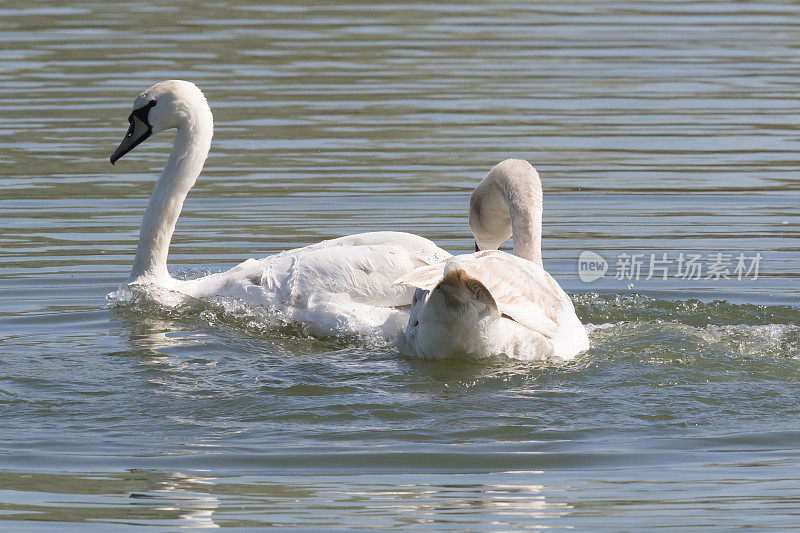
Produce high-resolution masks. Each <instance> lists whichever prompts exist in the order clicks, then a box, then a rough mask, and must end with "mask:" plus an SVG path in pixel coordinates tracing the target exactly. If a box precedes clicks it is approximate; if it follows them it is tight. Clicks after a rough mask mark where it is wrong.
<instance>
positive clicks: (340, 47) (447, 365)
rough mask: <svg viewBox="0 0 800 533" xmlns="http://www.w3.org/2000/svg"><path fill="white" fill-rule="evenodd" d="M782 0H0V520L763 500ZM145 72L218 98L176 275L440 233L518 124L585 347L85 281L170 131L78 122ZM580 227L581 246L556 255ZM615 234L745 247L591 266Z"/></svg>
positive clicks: (136, 214)
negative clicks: (698, 264) (447, 347)
mask: <svg viewBox="0 0 800 533" xmlns="http://www.w3.org/2000/svg"><path fill="white" fill-rule="evenodd" d="M798 24H800V15H799V14H798V13H797V10H796V6H795V5H793V4H791V3H785V4H783V3H769V4H767V3H758V2H749V3H738V2H737V3H733V2H732V3H727V2H716V3H699V2H679V3H670V4H665V3H662V2H652V3H651V2H630V3H602V4H598V3H596V2H567V3H564V2H559V3H552V4H546V3H544V4H543V3H537V4H536V5H534V6H531V5H526V4H515V3H505V2H503V3H495V4H492V5H483V3H477V2H475V3H473V2H465V3H460V4H452V3H445V4H437V5H435V6H434V5H429V4H427V3H413V2H412V3H402V4H393V3H380V2H379V3H375V2H370V3H352V2H351V3H339V4H331V3H301V4H297V3H295V4H292V5H288V4H287V5H277V4H269V5H263V4H260V3H247V2H239V3H237V4H236V5H227V4H223V3H216V2H189V1H185V2H171V3H169V4H168V5H162V4H161V3H157V2H134V3H130V2H128V3H123V2H114V1H110V2H105V1H96V2H91V1H87V2H72V3H70V4H69V5H61V4H59V3H56V2H50V3H47V2H43V3H37V4H36V6H33V7H26V6H23V5H21V4H14V3H10V2H5V3H0V29H1V30H2V31H1V32H0V43H2V46H0V117H2V119H0V191H2V192H0V420H2V426H1V427H2V431H0V524H4V525H3V527H8V528H16V529H25V530H34V529H37V528H38V529H48V528H50V527H59V528H65V527H66V528H67V529H72V530H75V531H85V530H87V529H96V530H103V531H105V530H108V529H109V528H111V527H113V526H118V527H120V528H124V527H125V525H130V524H135V525H148V526H153V527H154V528H158V529H163V528H165V527H171V528H178V527H188V528H200V527H211V526H223V527H237V526H249V525H258V526H267V525H272V526H282V527H290V526H300V527H306V528H310V529H331V528H337V527H342V528H345V527H347V528H353V527H355V528H358V527H363V528H368V529H374V528H377V527H388V526H394V527H403V528H407V529H433V530H447V529H452V530H464V529H470V530H489V529H521V528H534V529H535V528H543V527H560V528H567V527H571V528H587V527H590V526H592V527H605V528H608V529H620V528H622V529H626V528H627V529H634V528H639V527H642V526H643V525H660V526H675V527H681V528H696V527H701V526H705V525H715V526H721V527H729V528H733V527H745V526H755V527H768V528H779V527H791V526H795V525H796V524H797V515H798V512H800V502H799V501H798V499H797V496H796V494H797V491H796V488H797V484H796V481H795V480H796V479H797V478H798V476H800V462H799V460H798V459H799V458H798V447H797V442H798V438H800V427H798V424H797V419H798V414H799V413H800V400H798V398H800V364H799V363H798V355H800V310H798V283H797V281H796V280H797V278H798V276H800V256H799V255H798V252H799V251H800V249H799V247H798V237H800V230H798V228H800V216H798V214H797V205H798V202H797V199H798V193H799V192H800V185H798V181H797V177H798V175H800V163H798V157H797V153H798V148H800V143H798V140H799V139H800V134H799V133H798V131H800V130H798V128H797V123H798V117H800V100H798V98H797V90H796V89H797V87H798V85H799V84H800V76H799V75H798V72H800V68H799V67H800V48H798V45H797V42H798V37H800V35H799V34H798V30H797V28H798V27H800V26H798ZM167 78H181V79H188V80H191V81H194V82H195V83H197V84H198V85H199V86H200V87H201V88H202V89H203V90H204V92H205V94H206V96H207V97H208V99H209V102H210V104H211V107H212V110H213V112H214V115H215V121H216V128H215V138H214V142H213V145H212V151H211V155H210V157H209V159H208V162H207V165H206V169H205V171H204V172H203V175H202V176H201V178H200V180H199V181H198V183H197V186H196V187H195V188H194V190H193V191H192V192H191V194H190V196H189V198H188V200H187V202H186V205H185V208H184V211H183V215H182V217H181V219H180V221H179V223H178V228H177V231H176V234H175V239H174V241H173V246H172V248H171V255H170V262H171V268H172V271H173V273H174V274H175V275H176V276H182V277H188V276H194V275H199V274H201V273H206V272H214V271H219V270H222V269H225V268H228V267H230V266H232V265H233V264H236V263H237V262H239V261H241V260H242V259H244V258H247V257H262V256H264V255H268V254H270V253H274V252H277V251H280V250H284V249H287V248H291V247H295V246H301V245H305V244H308V243H312V242H316V241H319V240H321V239H325V238H329V237H336V236H340V235H345V234H350V233H353V232H358V231H370V230H407V231H412V232H414V233H418V234H420V235H424V236H426V237H429V238H432V239H435V240H436V241H437V243H439V244H440V245H441V246H443V247H444V248H446V249H448V250H450V251H453V252H466V251H469V250H470V249H471V246H472V240H471V238H470V235H469V230H468V227H467V223H466V210H467V206H468V197H469V193H470V191H471V189H472V187H473V186H474V184H475V183H476V182H477V181H478V180H479V179H480V178H481V177H482V176H483V175H484V174H485V172H486V171H487V170H488V169H489V168H490V167H491V166H492V165H493V164H494V163H496V162H497V161H500V160H502V159H504V158H507V157H512V156H513V157H521V158H525V159H528V160H530V161H531V162H532V163H533V164H534V165H535V166H536V167H537V168H538V169H539V171H540V173H541V175H542V179H543V183H544V188H545V214H544V226H545V230H544V231H545V241H544V250H545V251H544V255H545V266H546V267H547V268H548V270H549V271H550V272H551V273H552V274H553V275H554V276H555V277H556V278H557V279H558V280H559V282H560V283H561V284H562V286H563V287H564V288H565V289H566V290H567V291H569V292H570V293H571V294H573V295H574V299H575V303H576V308H577V311H578V314H579V315H580V317H581V318H582V319H583V320H584V321H585V322H586V323H587V324H588V325H589V328H590V330H591V334H590V335H591V340H592V345H593V346H592V349H591V350H590V351H589V352H587V353H586V354H584V355H582V356H580V357H579V358H577V359H576V360H574V361H571V362H569V363H561V364H556V363H546V364H543V363H539V364H534V363H524V362H519V361H513V360H508V359H502V358H498V359H494V360H491V361H485V362H482V363H466V362H463V361H444V362H436V363H434V362H427V361H421V360H417V359H409V358H403V357H401V356H399V355H398V354H397V353H396V351H395V350H394V349H392V348H391V347H389V346H385V345H383V344H380V343H371V342H364V341H363V340H361V341H359V340H354V339H316V338H313V337H311V336H309V335H308V334H307V333H306V332H305V331H304V330H303V328H302V327H299V326H297V325H294V324H285V323H283V322H281V321H280V320H279V319H277V318H276V317H275V316H273V315H270V314H269V313H266V312H261V311H259V310H254V309H245V308H240V307H235V306H234V307H232V306H225V305H221V304H215V303H209V302H207V303H204V304H196V305H192V306H187V307H182V308H178V309H173V310H168V309H163V308H159V307H158V306H154V305H149V304H147V303H146V302H140V303H138V304H132V305H125V306H117V307H114V306H110V305H108V303H107V302H106V299H105V295H106V294H107V293H108V292H110V291H113V290H114V289H115V288H116V287H117V286H118V285H119V284H120V283H121V282H122V281H124V279H125V277H126V275H127V273H128V269H129V267H130V263H131V260H132V256H133V253H134V251H135V243H136V237H137V234H138V228H139V223H140V221H141V216H142V213H143V211H144V206H145V205H146V202H147V198H148V196H149V194H150V191H151V189H152V185H153V180H154V177H155V176H156V175H157V174H158V172H159V171H160V168H161V166H162V165H163V162H164V160H165V157H166V153H167V151H168V149H169V145H170V142H171V138H170V136H169V135H167V134H162V135H159V136H157V137H155V138H154V139H152V140H150V141H148V142H147V143H146V144H144V145H142V146H140V147H139V148H138V149H137V150H136V151H135V152H132V153H131V154H129V155H128V156H127V157H126V158H125V159H123V160H121V161H120V162H119V163H118V164H117V165H116V166H115V167H111V166H110V165H109V164H108V156H109V155H110V153H111V152H112V151H113V149H114V148H115V147H116V145H117V143H118V142H119V140H120V139H121V138H122V135H123V134H124V132H125V130H126V128H127V124H126V121H125V118H126V117H127V115H128V113H129V110H130V105H131V102H132V100H133V98H134V97H135V95H136V94H137V93H138V92H139V91H141V90H142V89H144V88H146V87H148V86H150V85H152V84H153V83H155V82H157V81H160V80H162V79H167ZM586 250H591V251H594V252H596V253H598V254H599V255H601V256H602V257H604V258H605V259H606V260H608V262H609V264H610V265H611V268H612V271H610V272H609V274H608V275H607V276H606V277H605V278H602V279H599V280H596V281H593V282H591V283H586V282H583V281H581V280H580V279H579V277H578V275H577V274H578V270H577V266H578V265H577V262H578V257H579V255H580V253H581V252H582V251H586ZM624 253H627V254H634V253H637V254H642V256H643V257H645V258H649V257H650V254H657V257H661V256H662V254H667V255H668V257H669V258H670V259H674V258H676V257H677V256H678V255H679V254H681V253H683V254H700V255H701V256H702V257H703V259H704V261H705V260H707V259H708V258H709V257H711V256H713V254H728V255H730V256H736V255H738V254H745V255H746V256H748V257H751V256H753V255H754V254H756V253H760V254H761V256H762V259H761V263H760V270H759V275H758V278H757V279H752V278H753V276H750V277H746V279H742V280H737V279H720V280H715V279H705V278H702V279H697V280H687V279H676V278H674V277H672V278H670V279H667V280H661V279H658V278H657V277H654V278H652V279H649V280H648V279H644V278H645V277H646V276H641V278H640V279H626V278H625V277H624V276H623V277H622V279H615V278H614V276H613V268H614V265H615V260H616V258H618V257H619V256H620V254H624ZM673 266H674V265H673Z"/></svg>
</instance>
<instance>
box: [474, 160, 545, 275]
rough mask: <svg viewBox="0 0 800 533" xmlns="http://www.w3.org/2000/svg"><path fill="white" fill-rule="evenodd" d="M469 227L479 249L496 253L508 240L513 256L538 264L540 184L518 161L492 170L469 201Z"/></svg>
mask: <svg viewBox="0 0 800 533" xmlns="http://www.w3.org/2000/svg"><path fill="white" fill-rule="evenodd" d="M469 227H470V229H471V230H472V234H473V235H474V236H475V244H476V245H477V247H478V249H479V250H496V249H497V248H499V247H500V245H501V244H503V242H504V241H505V240H506V239H508V238H509V237H512V236H513V238H514V253H515V254H516V255H517V256H519V257H522V258H524V259H527V260H529V261H533V262H534V263H537V264H539V265H541V264H542V182H541V180H540V179H539V173H538V172H536V169H535V168H533V166H532V165H531V164H530V163H528V162H527V161H524V160H522V159H506V160H505V161H501V162H500V163H498V164H497V165H495V166H494V168H492V169H491V170H490V171H489V173H488V174H487V175H486V177H485V178H483V180H481V182H480V183H479V184H478V186H477V187H475V190H474V191H473V193H472V197H471V198H470V209H469Z"/></svg>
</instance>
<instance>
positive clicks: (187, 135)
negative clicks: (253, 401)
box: [111, 80, 450, 339]
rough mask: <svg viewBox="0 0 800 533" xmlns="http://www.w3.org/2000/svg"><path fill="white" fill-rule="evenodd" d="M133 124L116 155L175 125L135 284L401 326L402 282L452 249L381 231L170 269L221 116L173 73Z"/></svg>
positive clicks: (345, 327) (144, 96) (351, 322)
mask: <svg viewBox="0 0 800 533" xmlns="http://www.w3.org/2000/svg"><path fill="white" fill-rule="evenodd" d="M128 121H129V123H130V126H129V128H128V132H127V134H126V135H125V137H124V139H123V140H122V143H120V145H119V147H118V148H117V149H116V150H115V151H114V153H113V154H112V155H111V163H112V164H114V163H115V162H116V161H117V160H118V159H120V158H121V157H122V156H124V155H125V154H127V153H128V152H129V151H131V150H133V149H134V148H135V147H137V146H138V145H139V144H141V143H142V142H143V141H145V140H146V139H147V138H148V137H150V136H151V135H154V134H157V133H159V132H160V131H163V130H167V129H176V130H177V133H176V135H175V141H174V143H173V146H172V150H171V151H170V154H169V157H168V159H167V163H166V165H165V167H164V170H163V171H162V173H161V175H160V176H159V178H158V180H157V181H156V185H155V188H154V189H153V194H152V196H151V198H150V202H149V203H148V205H147V209H146V211H145V214H144V219H143V220H142V226H141V230H140V233H139V243H138V247H137V250H136V257H135V259H134V261H133V267H132V269H131V274H130V277H129V279H128V281H127V283H126V286H129V287H139V288H141V289H147V288H149V287H156V288H160V289H167V290H169V291H174V292H177V293H180V294H182V295H186V296H190V297H194V298H207V297H212V296H228V297H233V298H236V299H241V300H244V301H247V302H249V303H254V304H257V305H266V306H268V307H272V308H275V309H279V310H281V311H283V312H284V313H285V314H286V315H287V318H289V319H290V320H296V321H299V322H302V323H304V324H306V325H307V326H309V328H310V329H311V331H312V333H315V334H322V335H330V334H341V333H361V332H371V331H374V330H376V329H377V330H380V331H382V333H383V336H384V337H385V338H387V339H391V338H393V336H394V335H395V334H396V333H397V332H398V331H400V330H401V329H402V324H403V323H405V321H406V320H407V317H408V312H407V310H405V309H403V306H406V307H407V306H408V304H409V302H411V299H412V296H413V293H414V288H413V287H410V286H403V285H398V284H395V283H394V281H395V280H396V279H397V278H399V277H400V276H402V275H405V274H408V273H409V272H411V271H412V270H414V269H415V268H418V267H420V266H425V265H431V264H435V263H437V262H439V261H442V260H444V259H446V258H447V257H450V254H449V253H447V252H445V251H444V250H442V249H440V248H439V247H437V246H436V245H435V244H433V243H432V242H431V241H429V240H428V239H425V238H422V237H418V236H416V235H412V234H409V233H400V232H373V233H362V234H357V235H350V236H347V237H341V238H338V239H332V240H328V241H323V242H320V243H317V244H314V245H311V246H307V247H304V248H298V249H295V250H288V251H286V252H282V253H280V254H276V255H274V256H270V257H267V258H265V259H260V260H255V259H249V260H247V261H245V262H244V263H241V264H240V265H238V266H236V267H234V268H232V269H231V270H229V271H227V272H222V273H218V274H212V275H209V276H205V277H201V278H198V279H193V280H178V279H175V278H173V277H172V276H170V274H169V271H168V270H167V255H168V252H169V245H170V241H171V240H172V234H173V232H174V231H175V224H176V222H177V220H178V217H179V216H180V213H181V210H182V208H183V202H184V200H185V198H186V195H187V194H188V193H189V190H190V189H191V188H192V186H193V185H194V184H195V182H196V180H197V177H198V176H199V174H200V171H201V170H202V168H203V165H204V163H205V160H206V157H207V156H208V152H209V149H210V147H211V138H212V135H213V118H212V115H211V109H210V108H209V106H208V103H207V102H206V99H205V97H204V96H203V93H202V92H201V91H200V89H198V88H197V86H195V85H194V84H193V83H190V82H187V81H180V80H168V81H164V82H161V83H157V84H156V85H153V86H152V87H150V88H149V89H147V90H146V91H144V92H142V93H141V94H139V96H137V97H136V100H135V101H134V103H133V110H132V112H131V114H130V116H129V117H128Z"/></svg>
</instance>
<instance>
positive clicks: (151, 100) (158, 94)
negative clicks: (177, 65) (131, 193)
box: [111, 80, 213, 165]
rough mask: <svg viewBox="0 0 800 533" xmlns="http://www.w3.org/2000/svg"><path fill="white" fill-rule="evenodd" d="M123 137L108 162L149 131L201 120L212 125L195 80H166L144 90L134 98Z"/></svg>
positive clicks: (124, 152) (209, 126)
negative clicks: (126, 130)
mask: <svg viewBox="0 0 800 533" xmlns="http://www.w3.org/2000/svg"><path fill="white" fill-rule="evenodd" d="M128 122H129V124H130V126H129V128H128V132H127V133H126V134H125V138H124V139H123V140H122V142H121V143H120V145H119V147H117V149H116V150H114V153H113V154H111V164H112V165H113V164H114V163H116V161H117V160H118V159H119V158H121V157H122V156H124V155H125V154H127V153H128V152H130V151H131V150H133V149H134V148H136V147H137V146H139V145H140V144H141V143H143V142H144V141H145V140H147V139H148V138H149V137H150V136H151V135H154V134H156V133H159V132H161V131H164V130H168V129H172V128H178V129H181V128H183V127H187V126H189V127H191V126H192V125H197V124H202V125H203V126H205V127H206V128H207V129H208V130H209V131H211V129H213V119H212V117H211V109H210V108H209V107H208V102H206V98H205V96H203V93H202V91H200V89H199V88H198V87H197V85H195V84H194V83H191V82H188V81H182V80H167V81H162V82H161V83H156V84H155V85H153V86H152V87H150V88H149V89H147V90H146V91H143V92H142V93H140V94H139V96H137V97H136V100H134V101H133V109H132V110H131V114H130V115H129V116H128Z"/></svg>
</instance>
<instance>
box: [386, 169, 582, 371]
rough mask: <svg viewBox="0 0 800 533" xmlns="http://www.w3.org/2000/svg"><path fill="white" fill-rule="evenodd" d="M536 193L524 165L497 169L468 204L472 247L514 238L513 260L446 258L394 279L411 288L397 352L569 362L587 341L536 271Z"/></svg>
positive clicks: (535, 178)
mask: <svg viewBox="0 0 800 533" xmlns="http://www.w3.org/2000/svg"><path fill="white" fill-rule="evenodd" d="M541 209H542V189H541V182H540V180H539V175H538V173H537V172H536V170H535V169H534V168H533V167H532V166H531V165H530V163H528V162H527V161H521V160H516V159H508V160H506V161H503V162H501V163H498V164H497V165H496V166H495V167H494V168H493V169H492V170H491V171H490V172H489V174H488V175H487V176H486V177H485V178H484V179H483V180H482V181H481V183H480V184H479V185H478V186H477V187H476V188H475V191H474V192H473V194H472V197H471V199H470V217H469V220H470V227H471V229H472V231H473V234H474V236H475V243H476V247H478V248H480V249H482V250H485V249H486V248H497V247H498V246H499V245H500V244H502V243H503V241H505V240H506V239H507V238H508V237H510V236H512V235H513V239H514V250H515V252H516V255H511V254H508V253H506V252H501V251H498V250H493V249H489V250H485V251H479V252H476V253H473V254H466V255H459V256H456V257H451V258H448V259H446V260H445V261H443V262H441V263H438V264H436V265H429V266H423V267H420V268H418V269H416V270H414V271H413V272H411V273H409V274H406V275H404V276H402V277H401V278H399V279H398V284H399V285H401V286H406V287H413V288H414V289H415V294H414V296H413V298H412V303H411V310H410V315H409V321H408V324H407V326H406V329H405V331H404V332H402V333H400V334H399V335H398V336H397V338H396V344H397V346H398V348H399V349H400V351H402V352H404V353H407V354H413V355H417V356H420V357H426V358H443V357H452V356H466V357H471V358H483V357H489V356H493V355H498V354H505V355H508V356H510V357H514V358H519V359H545V358H548V357H558V358H561V359H569V358H572V357H574V356H575V355H577V354H578V353H580V352H581V351H583V350H586V349H588V347H589V339H588V337H587V335H586V329H585V328H584V327H583V325H582V324H581V322H580V320H579V319H578V317H577V315H576V314H575V309H574V307H573V305H572V301H571V300H570V298H569V296H567V294H566V293H565V292H564V291H563V290H562V289H561V287H560V286H559V285H558V283H557V282H556V281H555V280H554V279H553V278H552V276H550V274H548V273H547V272H546V271H545V270H544V268H543V266H542V257H541V220H542V213H541Z"/></svg>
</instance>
